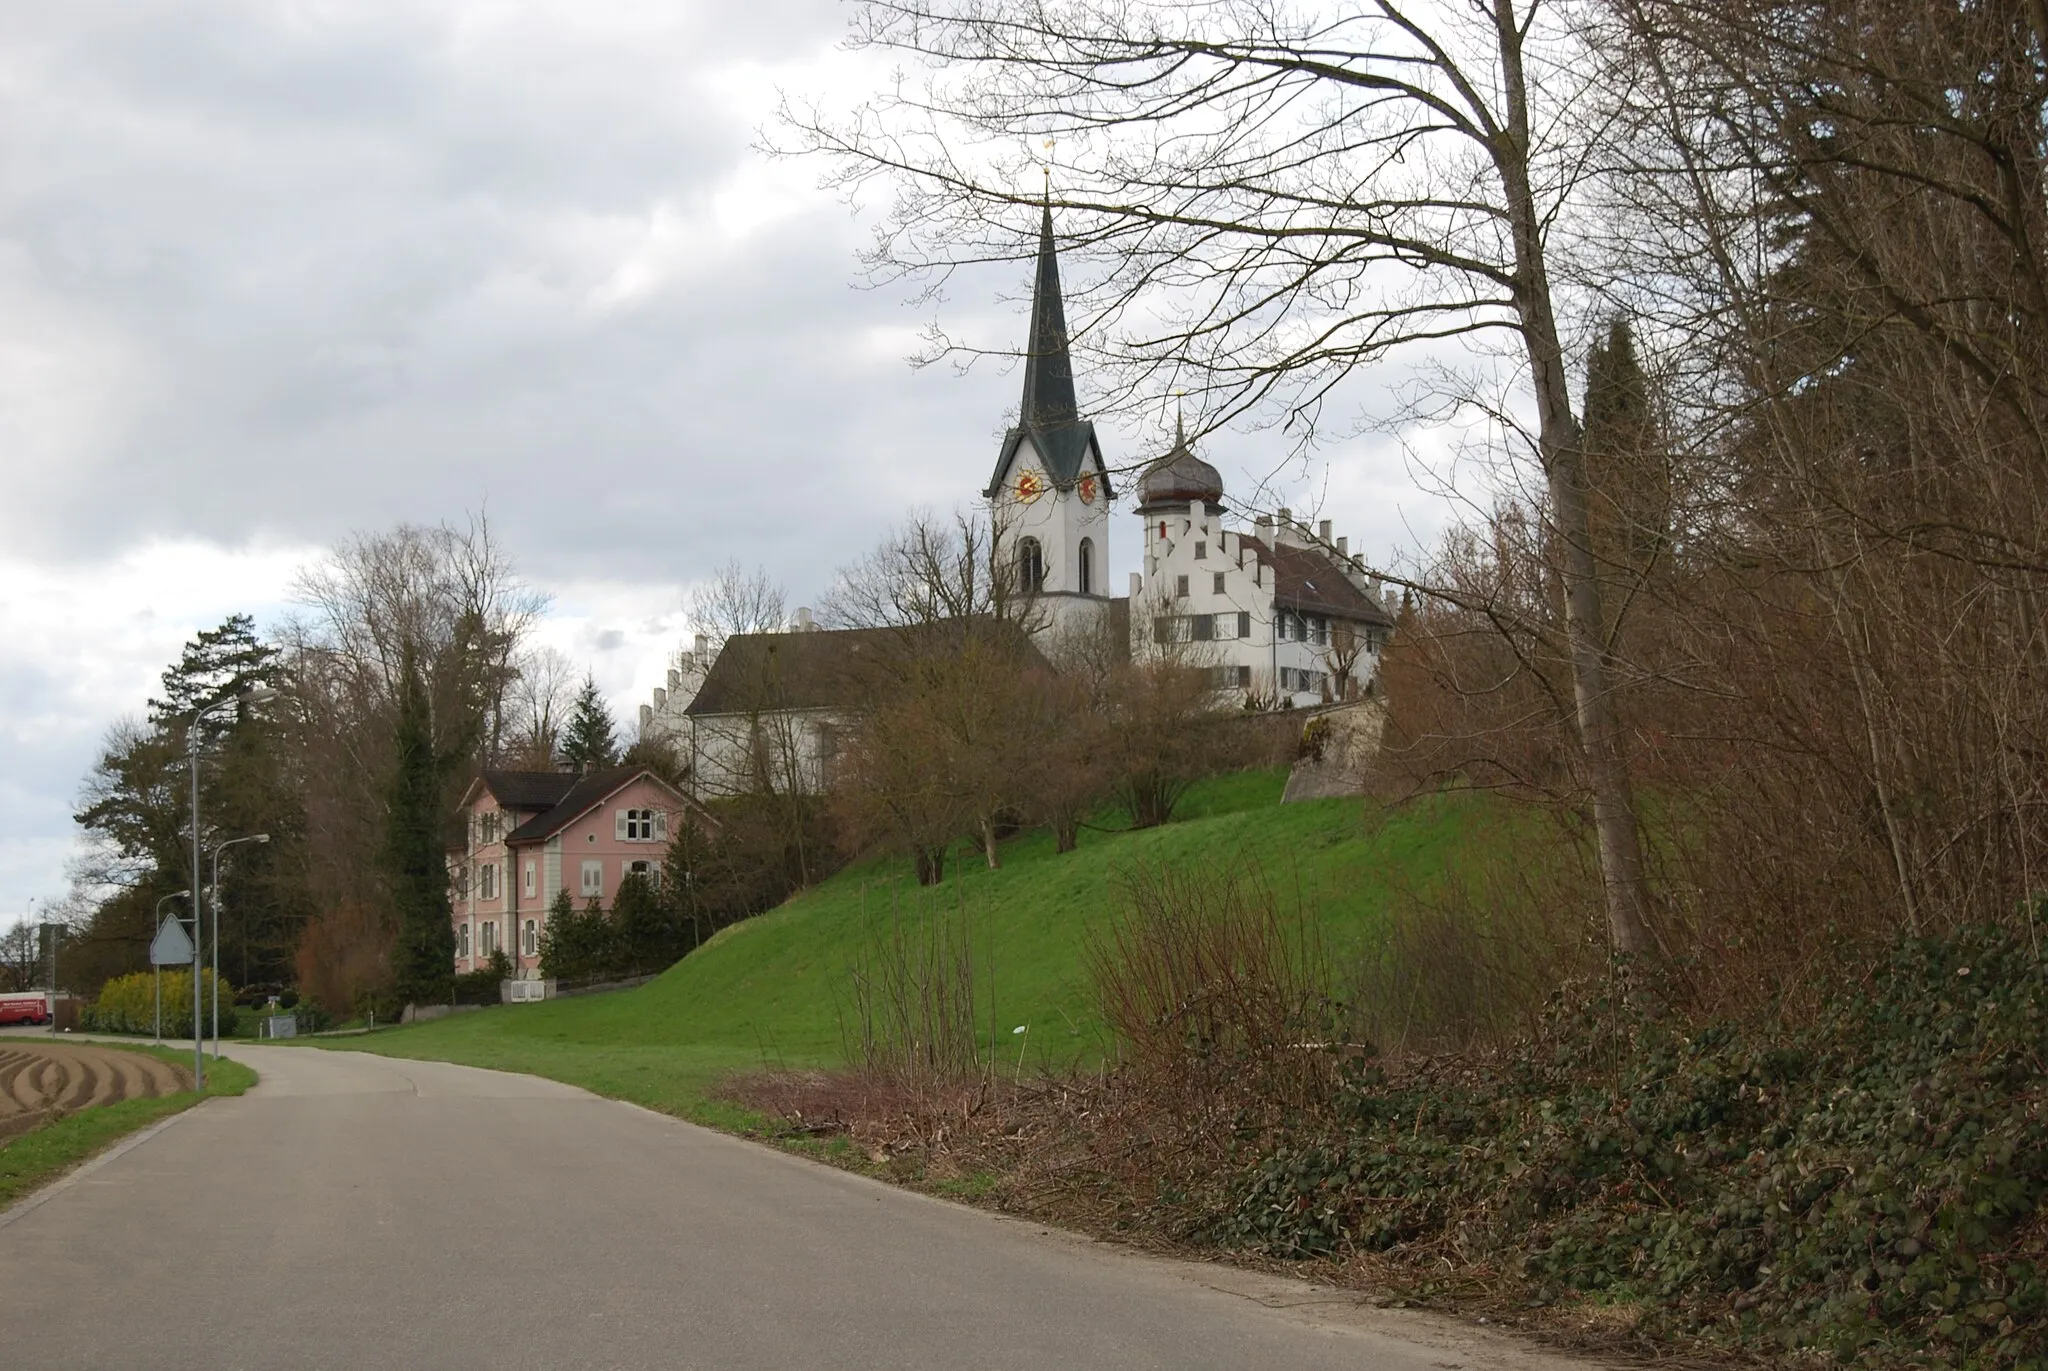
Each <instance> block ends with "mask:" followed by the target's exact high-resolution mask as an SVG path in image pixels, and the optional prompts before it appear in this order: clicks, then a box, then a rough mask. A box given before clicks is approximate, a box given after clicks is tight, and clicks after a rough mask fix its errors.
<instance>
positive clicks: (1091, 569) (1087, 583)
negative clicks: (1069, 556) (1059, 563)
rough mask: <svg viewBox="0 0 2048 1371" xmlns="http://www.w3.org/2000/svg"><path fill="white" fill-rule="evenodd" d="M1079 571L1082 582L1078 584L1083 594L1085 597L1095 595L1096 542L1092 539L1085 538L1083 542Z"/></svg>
mask: <svg viewBox="0 0 2048 1371" xmlns="http://www.w3.org/2000/svg"><path fill="white" fill-rule="evenodd" d="M1079 571H1080V580H1079V581H1077V582H1076V584H1077V585H1078V586H1079V587H1080V589H1081V593H1082V594H1083V595H1093V594H1094V593H1095V540H1094V539H1092V538H1083V539H1082V540H1081V560H1080V565H1079Z"/></svg>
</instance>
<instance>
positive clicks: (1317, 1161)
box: [1208, 930, 2048, 1367]
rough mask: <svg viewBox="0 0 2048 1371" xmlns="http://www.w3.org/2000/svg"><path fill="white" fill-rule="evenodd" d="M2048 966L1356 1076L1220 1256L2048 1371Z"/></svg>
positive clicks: (1567, 1015)
mask: <svg viewBox="0 0 2048 1371" xmlns="http://www.w3.org/2000/svg"><path fill="white" fill-rule="evenodd" d="M2044 1027H2048V960H2044V958H2043V956H2042V954H2040V953H2039V952H2036V951H2035V950H2033V949H2032V948H2031V947H2030V946H2029V945H2028V943H2027V941H2026V939H2025V937H2024V935H2020V934H2010V933H2006V932H2002V931H1981V930H1978V931H1969V932H1965V933H1962V934H1959V935H1956V936H1953V937H1951V938H1948V939H1945V940H1935V941H1911V942H1904V943H1901V944H1900V945H1898V947H1897V948H1896V950H1895V952H1894V953H1893V955H1892V956H1891V957H1890V958H1889V960H1888V961H1887V963H1886V964H1885V965H1884V966H1883V967H1882V968H1881V969H1880V971H1879V973H1878V974H1877V975H1876V976H1875V977H1874V978H1873V980H1872V981H1871V982H1870V983H1868V985H1867V986H1866V985H1862V984H1855V983H1851V984H1849V985H1847V986H1846V988H1842V989H1839V990H1837V991H1836V992H1835V993H1834V994H1833V995H1832V996H1831V997H1829V998H1828V999H1827V1000H1826V1002H1825V1005H1824V1008H1823V1012H1822V1013H1821V1015H1820V1016H1819V1017H1818V1019H1817V1020H1816V1021H1815V1022H1813V1023H1811V1024H1810V1025H1808V1026H1805V1027H1801V1028H1796V1029H1794V1028H1786V1027H1784V1026H1783V1025H1781V1024H1777V1023H1775V1022H1765V1023H1762V1024H1759V1025H1738V1024H1718V1025H1712V1026H1708V1027H1705V1028H1688V1027H1687V1026H1685V1025H1683V1024H1681V1023H1679V1022H1677V1021H1675V1020H1672V1019H1669V1018H1667V1017H1665V1016H1664V1015H1662V1014H1661V1013H1659V1012H1657V1011H1656V1010H1655V1009H1654V1008H1653V1007H1648V1006H1646V1005H1645V1004H1644V1003H1641V1002H1634V1001H1631V1000H1630V999H1628V998H1626V997H1624V996H1621V995H1618V994H1615V993H1613V992H1612V991H1611V990H1604V991H1602V992H1600V993H1596V994H1590V995H1585V996H1581V997H1578V998H1576V999H1563V998H1561V999H1560V1000H1559V1001H1558V1002H1557V1003H1556V1005H1555V1006H1554V1009H1553V1013H1552V1015H1551V1018H1550V1021H1549V1025H1548V1031H1547V1035H1546V1038H1545V1039H1544V1041H1543V1042H1542V1043H1541V1044H1540V1045H1539V1046H1538V1047H1537V1048H1536V1049H1535V1050H1533V1051H1530V1052H1527V1053H1523V1054H1517V1056H1516V1057H1514V1058H1511V1059H1507V1060H1502V1061H1499V1062H1497V1063H1488V1062H1479V1061H1474V1060H1471V1059H1463V1060H1461V1059H1455V1058H1441V1059H1436V1060H1433V1061H1427V1062H1423V1063H1421V1064H1419V1065H1416V1066H1414V1067H1412V1068H1410V1069H1407V1070H1404V1071H1400V1072H1398V1073H1397V1072H1391V1071H1388V1070H1386V1069H1383V1068H1380V1067H1377V1066H1367V1067H1365V1068H1362V1069H1360V1070H1359V1071H1357V1073H1356V1074H1355V1076H1354V1077H1353V1078H1352V1079H1351V1080H1350V1081H1349V1082H1348V1083H1347V1084H1346V1085H1345V1087H1344V1088H1343V1089H1342V1090H1341V1091H1340V1093H1339V1096H1338V1110H1337V1114H1336V1117H1335V1119H1334V1120H1326V1121H1324V1122H1321V1123H1318V1124H1316V1125H1314V1126H1308V1127H1296V1128H1292V1129H1290V1130H1288V1131H1286V1132H1285V1133H1284V1134H1282V1135H1281V1136H1280V1138H1279V1139H1278V1141H1277V1142H1275V1143H1273V1144H1271V1145H1269V1146H1266V1147H1264V1148H1262V1149H1260V1155H1259V1156H1258V1157H1257V1159H1256V1160H1255V1161H1254V1162H1253V1163H1252V1164H1251V1165H1249V1166H1248V1167H1247V1168H1245V1169H1243V1170H1240V1171H1239V1172H1237V1173H1236V1175H1235V1177H1234V1179H1232V1180H1231V1181H1230V1182H1229V1183H1228V1185H1227V1186H1226V1191H1227V1198H1226V1200H1225V1203H1224V1209H1225V1211H1226V1212H1224V1213H1222V1214H1220V1215H1219V1216H1217V1217H1216V1218H1215V1219H1214V1221H1213V1222H1212V1223H1211V1224H1210V1226H1209V1229H1208V1234H1209V1236H1210V1237H1212V1238H1214V1239H1217V1240H1220V1241H1223V1242H1226V1243H1229V1244H1233V1245H1250V1246H1253V1247H1256V1248H1258V1249H1261V1250H1263V1251H1265V1252H1267V1253H1270V1254H1273V1255H1280V1256H1314V1255H1324V1254H1333V1253H1341V1252H1343V1251H1346V1250H1358V1249H1363V1250H1368V1251H1380V1252H1387V1253H1390V1254H1394V1255H1396V1256H1403V1255H1405V1256H1409V1257H1412V1258H1413V1259H1415V1260H1416V1262H1417V1264H1418V1265H1419V1266H1429V1265H1434V1264H1435V1263H1436V1262H1437V1261H1438V1260H1439V1259H1440V1258H1441V1257H1442V1256H1443V1255H1445V1254H1448V1253H1455V1254H1456V1257H1457V1259H1458V1260H1459V1261H1460V1262H1462V1263H1465V1264H1473V1265H1493V1266H1494V1267H1495V1268H1496V1269H1497V1270H1500V1271H1503V1272H1505V1273H1506V1275H1507V1277H1508V1278H1509V1279H1510V1281H1512V1282H1516V1283H1519V1284H1520V1286H1521V1287H1522V1288H1523V1292H1524V1294H1525V1295H1526V1297H1527V1298H1529V1299H1530V1300H1532V1301H1534V1302H1537V1303H1546V1302H1548V1301H1550V1300H1551V1299H1553V1298H1555V1297H1557V1296H1559V1295H1561V1294H1565V1293H1568V1292H1599V1293H1600V1294H1602V1295H1603V1296H1606V1297H1610V1298H1617V1299H1622V1300H1632V1301H1637V1302H1639V1303H1641V1304H1642V1305H1644V1306H1645V1307H1646V1310H1647V1312H1646V1313H1645V1315H1644V1322H1643V1325H1642V1326H1643V1329H1644V1331H1646V1332H1650V1333H1652V1334H1661V1335H1664V1336H1672V1335H1679V1336H1688V1335H1701V1336H1713V1337H1726V1338H1732V1339H1734V1340H1736V1341H1739V1342H1742V1343H1746V1344H1750V1345H1752V1346H1757V1345H1762V1346H1770V1345H1777V1346H1779V1347H1783V1348H1786V1349H1791V1348H1802V1349H1814V1350H1820V1351H1826V1352H1830V1353H1832V1354H1833V1355H1834V1356H1835V1357H1837V1358H1838V1359H1840V1360H1842V1361H1861V1362H1863V1363H1866V1364H1871V1365H1884V1366H1896V1365H1902V1364H1909V1363H1910V1364H1923V1365H1961V1366H1986V1367H1988V1366H2011V1365H2036V1366H2037V1365H2042V1364H2044V1363H2048V1240H2044V1232H2043V1222H2042V1221H2043V1219H2044V1218H2048V1211H2044V1209H2043V1200H2044V1197H2048V1118H2044V1115H2043V1110H2042V1109H2041V1105H2040V1092H2039V1081H2040V1078H2041V1074H2042V1071H2043V1068H2044V1065H2048V1063H2044V1060H2043V1058H2044Z"/></svg>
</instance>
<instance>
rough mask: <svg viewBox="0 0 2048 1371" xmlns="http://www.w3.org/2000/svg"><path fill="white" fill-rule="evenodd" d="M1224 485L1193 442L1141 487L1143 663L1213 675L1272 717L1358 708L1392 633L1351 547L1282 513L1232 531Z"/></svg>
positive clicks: (1135, 590)
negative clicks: (1147, 658) (1347, 703)
mask: <svg viewBox="0 0 2048 1371" xmlns="http://www.w3.org/2000/svg"><path fill="white" fill-rule="evenodd" d="M1225 513H1226V508H1225V505H1224V502H1223V478H1222V476H1221V475H1220V474H1219V473H1218V472H1217V470H1216V468H1215V467H1213V466H1211V465H1209V463H1207V462H1205V461H1203V460H1202V459H1201V458H1200V457H1197V456H1196V455H1195V454H1194V451H1193V450H1192V449H1191V448H1190V447H1189V446H1188V443H1187V438H1186V435H1185V433H1184V432H1182V433H1177V434H1176V436H1175V441H1174V445H1173V448H1172V450H1171V451H1169V452H1168V453H1167V454H1166V455H1165V456H1164V457H1161V458H1160V459H1159V460H1158V461H1156V462H1153V463H1152V464H1151V465H1150V466H1148V467H1146V468H1145V470H1144V473H1143V474H1142V475H1140V476H1139V478H1138V508H1137V515H1138V519H1139V520H1140V522H1141V523H1142V524H1143V526H1144V533H1143V544H1142V546H1143V548H1144V569H1143V570H1142V571H1140V572H1137V573H1134V574H1133V575H1132V577H1131V599H1132V610H1131V622H1132V625H1133V628H1134V631H1135V632H1136V633H1138V634H1141V635H1143V636H1142V640H1141V641H1138V642H1135V643H1134V644H1133V651H1134V652H1137V653H1140V654H1152V655H1161V656H1163V655H1169V654H1170V655H1173V656H1176V657H1178V658H1180V659H1182V660H1184V661H1187V662H1188V663H1189V664H1190V665H1197V666H1204V667H1206V668H1207V669H1208V670H1209V672H1210V674H1211V677H1212V679H1213V680H1214V681H1215V683H1216V686H1217V688H1218V689H1219V690H1226V691H1234V692H1237V693H1239V694H1241V695H1242V696H1243V697H1244V698H1245V699H1246V700H1248V701H1250V702H1251V703H1254V704H1257V705H1260V706H1263V707H1266V708H1276V707H1282V706H1285V707H1295V708H1300V707H1306V706H1311V705H1316V704H1330V703H1336V702H1341V701H1344V700H1352V699H1357V698H1358V697H1359V696H1360V695H1363V694H1366V693H1368V692H1369V691H1370V690H1371V688H1372V684H1373V681H1374V679H1375V677H1376V676H1377V675H1378V670H1379V656H1380V650H1381V649H1382V648H1383V647H1384V646H1385V644H1386V640H1387V635H1388V633H1389V632H1391V631H1392V629H1393V626H1394V621H1393V617H1392V616H1391V615H1389V614H1388V613H1387V611H1386V607H1385V606H1384V605H1383V604H1381V602H1380V597H1379V583H1378V582H1377V580H1376V579H1375V578H1373V577H1372V576H1371V575H1370V574H1369V573H1368V572H1367V571H1366V570H1365V567H1364V565H1363V563H1362V562H1361V561H1360V560H1359V559H1358V558H1356V557H1354V556H1352V555H1351V552H1350V547H1349V543H1348V540H1347V539H1344V538H1337V539H1335V540H1334V541H1332V539H1331V535H1330V521H1329V520H1327V519H1325V520H1323V521H1322V522H1321V523H1320V524H1319V525H1318V526H1317V528H1316V530H1315V531H1314V532H1311V531H1310V530H1309V529H1308V527H1307V526H1306V525H1304V524H1302V523H1300V522H1298V521H1297V520H1296V519H1295V518H1294V517H1293V514H1292V512H1291V511H1289V510H1285V509H1282V510H1281V511H1280V514H1279V517H1278V518H1277V519H1275V518H1271V517H1268V516H1265V515H1261V516H1259V517H1258V518H1257V519H1255V520H1254V521H1253V523H1252V532H1250V533H1246V532H1243V531H1241V530H1233V529H1232V528H1230V527H1229V526H1228V525H1227V524H1226V523H1225V522H1224V515H1225Z"/></svg>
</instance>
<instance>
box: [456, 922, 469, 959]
mask: <svg viewBox="0 0 2048 1371" xmlns="http://www.w3.org/2000/svg"><path fill="white" fill-rule="evenodd" d="M455 955H456V956H458V957H467V956H468V955H469V925H468V924H466V923H464V924H461V925H459V926H457V928H456V930H455Z"/></svg>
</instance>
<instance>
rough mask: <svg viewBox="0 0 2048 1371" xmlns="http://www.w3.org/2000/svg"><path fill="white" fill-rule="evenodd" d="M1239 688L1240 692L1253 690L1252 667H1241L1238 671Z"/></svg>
mask: <svg viewBox="0 0 2048 1371" xmlns="http://www.w3.org/2000/svg"><path fill="white" fill-rule="evenodd" d="M1237 688H1238V689H1239V690H1250V689H1251V688H1252V669H1251V668H1250V667H1248V666H1241V667H1239V668H1238V669H1237Z"/></svg>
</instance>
